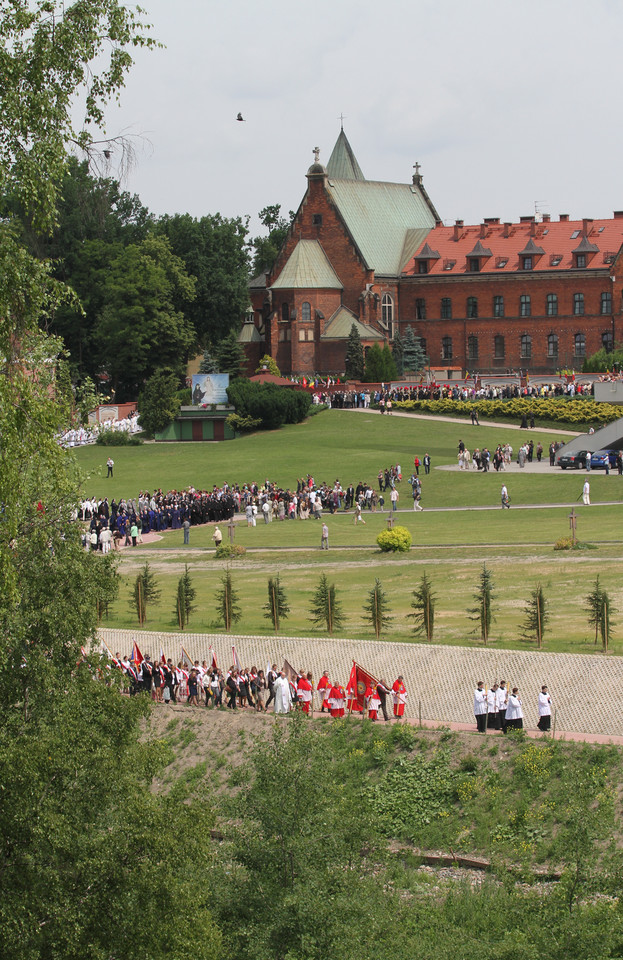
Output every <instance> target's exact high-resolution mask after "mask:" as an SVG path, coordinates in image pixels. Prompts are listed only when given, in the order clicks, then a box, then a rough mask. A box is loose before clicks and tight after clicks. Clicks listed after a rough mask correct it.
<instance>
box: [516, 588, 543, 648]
mask: <svg viewBox="0 0 623 960" xmlns="http://www.w3.org/2000/svg"><path fill="white" fill-rule="evenodd" d="M548 620H549V613H548V610H547V600H546V598H545V594H544V593H543V587H542V586H541V584H540V583H537V584H536V586H535V587H534V588H533V589H532V591H531V593H530V597H529V599H528V601H527V603H526V618H525V620H524V622H523V627H522V629H523V631H524V634H528V635H531V636H533V637H534V639H535V640H536V642H537V646H538V647H539V649H540V648H541V647H542V645H543V636H544V634H545V627H546V626H547V622H548Z"/></svg>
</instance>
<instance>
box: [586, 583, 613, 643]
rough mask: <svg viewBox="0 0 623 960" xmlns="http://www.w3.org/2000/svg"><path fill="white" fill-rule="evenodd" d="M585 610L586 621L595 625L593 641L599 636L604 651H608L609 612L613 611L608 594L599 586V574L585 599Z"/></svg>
mask: <svg viewBox="0 0 623 960" xmlns="http://www.w3.org/2000/svg"><path fill="white" fill-rule="evenodd" d="M585 602H586V610H587V613H588V615H589V616H588V622H589V624H590V625H591V626H594V627H595V643H597V640H598V638H599V637H601V643H602V648H603V650H604V653H607V652H608V644H609V641H610V632H611V631H610V614H611V613H612V611H613V608H612V604H611V601H610V596H609V595H608V593H607V591H606V590H604V588H603V587H602V586H601V584H600V582H599V576H597V579H596V580H595V585H594V587H593V589H592V590H591V592H590V593H589V594H588V596H587V597H586V599H585Z"/></svg>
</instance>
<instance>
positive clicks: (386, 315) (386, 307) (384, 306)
mask: <svg viewBox="0 0 623 960" xmlns="http://www.w3.org/2000/svg"><path fill="white" fill-rule="evenodd" d="M381 317H382V320H383V323H384V324H385V326H386V327H389V328H390V329H391V325H392V323H393V322H394V301H393V300H392V298H391V296H390V295H389V293H384V294H383V299H382V301H381Z"/></svg>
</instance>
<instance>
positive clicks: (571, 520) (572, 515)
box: [569, 507, 578, 546]
mask: <svg viewBox="0 0 623 960" xmlns="http://www.w3.org/2000/svg"><path fill="white" fill-rule="evenodd" d="M577 523H578V518H577V517H576V515H575V507H572V508H571V513H570V514H569V527H570V528H571V542H572V543H573V545H574V546H575V544H576V543H577V537H576V528H577Z"/></svg>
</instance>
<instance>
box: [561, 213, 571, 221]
mask: <svg viewBox="0 0 623 960" xmlns="http://www.w3.org/2000/svg"><path fill="white" fill-rule="evenodd" d="M558 219H559V220H560V222H561V223H569V214H568V213H561V214H559V216H558Z"/></svg>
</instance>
